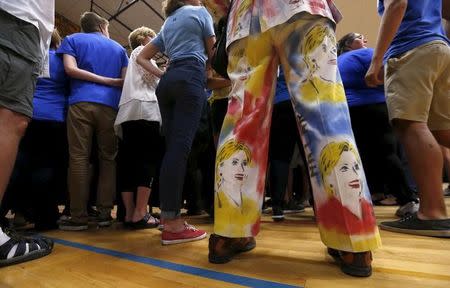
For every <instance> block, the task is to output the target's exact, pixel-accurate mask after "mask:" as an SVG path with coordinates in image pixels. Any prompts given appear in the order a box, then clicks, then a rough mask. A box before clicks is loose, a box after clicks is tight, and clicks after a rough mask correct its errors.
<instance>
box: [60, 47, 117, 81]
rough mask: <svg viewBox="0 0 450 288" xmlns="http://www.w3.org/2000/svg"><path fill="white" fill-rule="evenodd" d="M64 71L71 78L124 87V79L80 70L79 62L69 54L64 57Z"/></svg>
mask: <svg viewBox="0 0 450 288" xmlns="http://www.w3.org/2000/svg"><path fill="white" fill-rule="evenodd" d="M63 62H64V70H65V71H66V74H67V75H68V76H69V77H72V78H75V79H79V80H84V81H89V82H94V83H98V84H103V85H109V86H117V87H122V85H123V78H110V77H104V76H100V75H97V74H95V73H92V72H89V71H86V70H83V69H80V68H78V64H77V60H76V59H75V57H73V56H72V55H69V54H64V56H63Z"/></svg>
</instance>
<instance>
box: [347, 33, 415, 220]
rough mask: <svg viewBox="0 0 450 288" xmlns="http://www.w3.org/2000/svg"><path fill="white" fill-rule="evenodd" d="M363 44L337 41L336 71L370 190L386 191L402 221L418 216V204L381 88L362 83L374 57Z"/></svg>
mask: <svg viewBox="0 0 450 288" xmlns="http://www.w3.org/2000/svg"><path fill="white" fill-rule="evenodd" d="M366 43H367V40H366V39H365V38H364V35H361V34H358V33H349V34H347V35H345V36H343V37H342V38H341V39H340V40H339V41H338V56H339V57H338V68H339V72H340V74H341V78H342V83H343V84H344V89H345V95H346V96H347V103H348V106H349V111H350V120H351V123H352V129H353V133H354V135H355V140H356V143H357V144H358V148H359V152H360V154H361V158H362V162H363V163H364V168H365V172H366V176H367V182H368V185H369V188H370V190H371V191H372V193H373V192H374V191H376V192H378V193H380V192H384V189H385V187H387V189H388V190H389V191H390V192H391V193H392V194H393V195H394V196H395V197H396V200H397V203H398V204H399V205H400V207H399V208H398V209H397V211H396V212H395V215H397V216H399V217H403V216H406V215H407V214H412V213H415V212H417V210H418V209H419V203H418V202H419V201H418V199H417V196H416V195H415V192H414V191H413V189H411V187H410V186H409V183H408V177H407V174H406V172H405V169H408V167H404V166H403V164H402V161H401V159H400V157H399V156H398V152H397V148H398V140H397V139H396V136H395V134H394V131H393V130H392V127H391V124H390V123H389V116H388V111H387V106H386V100H385V97H384V90H383V87H381V86H380V87H373V88H372V87H368V86H367V85H366V83H365V82H364V76H365V75H366V72H367V69H369V66H370V61H371V59H372V55H373V49H372V48H367V47H366Z"/></svg>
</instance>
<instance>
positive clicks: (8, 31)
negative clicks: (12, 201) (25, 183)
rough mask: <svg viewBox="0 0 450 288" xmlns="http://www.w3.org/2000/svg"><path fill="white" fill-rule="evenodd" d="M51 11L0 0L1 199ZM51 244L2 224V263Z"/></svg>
mask: <svg viewBox="0 0 450 288" xmlns="http://www.w3.org/2000/svg"><path fill="white" fill-rule="evenodd" d="M54 11H55V2H54V1H48V0H45V1H44V0H37V1H25V0H18V1H9V0H0V69H1V70H2V74H1V77H0V201H1V199H2V198H3V194H4V193H5V190H6V186H7V185H8V181H9V177H10V176H11V172H12V169H13V166H14V162H15V159H16V155H17V149H18V146H19V142H20V139H21V138H22V136H23V135H24V133H25V130H26V128H27V126H28V123H29V122H30V119H31V117H32V115H33V107H32V98H33V93H34V88H35V84H36V79H37V76H38V75H39V74H41V75H43V76H48V75H49V71H48V50H49V45H50V37H51V34H52V31H53V25H54ZM5 71H8V72H5ZM52 249H53V241H51V240H50V239H47V238H44V237H35V238H25V237H22V236H18V235H13V233H12V232H9V231H8V230H6V229H5V228H3V227H1V228H0V266H8V265H12V264H17V263H20V262H24V261H29V260H33V259H36V258H40V257H43V256H45V255H47V254H49V253H50V252H51V251H52Z"/></svg>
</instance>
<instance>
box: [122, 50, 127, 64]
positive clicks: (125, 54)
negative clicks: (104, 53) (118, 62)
mask: <svg viewBox="0 0 450 288" xmlns="http://www.w3.org/2000/svg"><path fill="white" fill-rule="evenodd" d="M124 67H128V55H127V52H126V50H125V49H123V53H122V68H124Z"/></svg>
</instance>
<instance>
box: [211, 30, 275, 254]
mask: <svg viewBox="0 0 450 288" xmlns="http://www.w3.org/2000/svg"><path fill="white" fill-rule="evenodd" d="M252 35H254V36H251V37H247V38H244V39H241V40H238V41H236V42H235V43H233V44H232V45H231V46H230V47H229V54H228V56H229V64H228V71H230V72H231V73H229V75H230V79H231V83H232V90H231V91H232V92H231V98H230V101H229V103H228V110H227V114H226V116H225V119H224V123H223V125H222V130H221V133H220V137H219V144H218V147H217V156H216V176H215V179H216V182H215V208H214V214H215V217H214V234H212V235H211V237H210V239H209V255H208V258H209V261H210V262H211V263H226V262H229V261H230V260H231V259H232V257H233V256H234V255H235V254H237V253H239V252H245V251H249V250H251V249H253V248H254V247H255V240H254V236H256V235H257V234H258V232H259V228H260V217H261V208H262V202H263V198H264V188H265V178H266V168H267V159H268V148H269V147H268V146H269V133H270V124H271V116H272V107H273V104H272V103H273V95H274V92H275V84H276V71H277V68H278V65H279V61H278V57H277V55H276V52H275V50H274V48H273V40H272V36H271V34H270V33H269V32H266V33H262V34H260V33H253V34H252Z"/></svg>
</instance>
